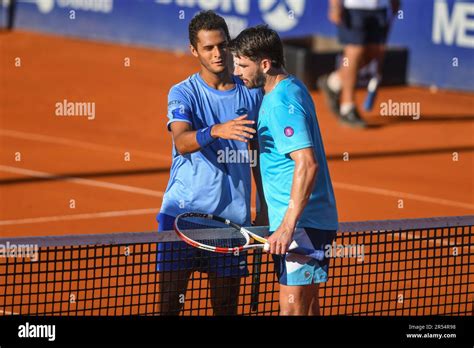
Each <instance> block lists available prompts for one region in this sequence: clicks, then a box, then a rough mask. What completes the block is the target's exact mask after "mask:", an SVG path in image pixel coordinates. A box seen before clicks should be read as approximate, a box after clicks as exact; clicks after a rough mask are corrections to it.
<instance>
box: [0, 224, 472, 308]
mask: <svg viewBox="0 0 474 348" xmlns="http://www.w3.org/2000/svg"><path fill="white" fill-rule="evenodd" d="M473 222H474V216H461V217H439V218H427V219H407V220H387V221H367V222H352V223H341V224H340V228H339V231H338V233H337V236H336V238H335V240H334V241H333V243H332V244H331V245H329V246H327V248H326V251H327V253H328V254H327V256H328V257H329V259H330V271H329V280H328V281H327V282H326V283H324V284H322V285H321V288H320V306H321V314H323V315H472V314H474V313H473V301H474V290H473V282H474V253H473V249H474V243H473V242H474V236H473V228H472V226H473ZM253 231H254V232H255V233H257V234H259V235H264V234H265V232H266V229H265V228H263V227H258V228H253ZM159 243H166V244H161V245H163V246H166V247H165V248H162V247H160V248H159V247H157V245H158V244H159ZM171 250H173V251H178V252H173V253H171V252H170V251H171ZM193 250H194V249H193ZM176 255H178V256H179V260H176V259H174V258H175V257H176ZM157 258H159V259H160V264H161V265H162V266H163V265H168V267H169V270H171V271H167V272H163V271H157ZM231 259H232V256H231V255H225V256H222V255H218V254H211V253H207V252H199V253H197V254H196V253H194V251H193V252H190V249H189V248H187V247H183V243H181V242H178V238H177V236H176V235H175V233H174V232H171V231H170V232H163V233H154V232H140V233H138V232H137V233H113V234H100V235H78V236H48V237H26V238H25V237H22V238H13V237H12V238H1V239H0V316H1V315H12V314H13V315H14V314H20V315H34V316H50V315H66V316H67V315H72V316H76V315H77V316H82V315H92V316H96V315H101V316H102V315H107V316H124V315H127V316H128V315H160V314H180V315H213V314H229V313H237V314H239V315H278V314H279V304H278V299H279V297H278V287H279V285H278V282H277V279H276V277H275V274H274V268H273V261H272V258H271V256H269V255H267V254H264V253H263V254H262V253H261V252H258V251H251V252H249V253H248V254H247V255H246V257H245V258H244V259H243V261H242V260H240V263H239V264H237V265H235V264H233V263H232V262H231V261H232V260H231ZM176 261H179V263H177V262H176ZM216 263H218V264H219V265H218V266H216ZM236 267H238V268H239V270H240V271H239V272H244V273H245V275H243V276H241V277H240V278H232V277H228V276H222V275H221V274H220V273H219V272H221V271H222V270H224V273H225V270H226V269H228V270H235V268H236ZM196 269H198V271H196ZM247 271H248V275H247V273H246V272H247ZM256 290H258V291H256Z"/></svg>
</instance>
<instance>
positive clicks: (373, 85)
mask: <svg viewBox="0 0 474 348" xmlns="http://www.w3.org/2000/svg"><path fill="white" fill-rule="evenodd" d="M378 84H379V79H378V78H377V77H372V78H371V79H370V81H369V85H368V86H367V91H368V93H367V97H366V98H365V102H364V110H365V111H370V110H372V108H373V107H374V101H375V97H376V96H377V88H378Z"/></svg>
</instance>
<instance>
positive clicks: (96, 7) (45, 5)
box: [30, 0, 114, 13]
mask: <svg viewBox="0 0 474 348" xmlns="http://www.w3.org/2000/svg"><path fill="white" fill-rule="evenodd" d="M30 2H33V3H36V5H37V6H38V10H39V12H41V13H49V12H51V11H52V10H53V9H54V4H55V1H54V0H33V1H30ZM56 3H57V5H58V6H59V7H62V8H71V9H74V10H82V11H91V12H103V13H110V12H112V10H113V7H114V0H57V1H56Z"/></svg>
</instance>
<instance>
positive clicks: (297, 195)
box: [282, 161, 318, 228]
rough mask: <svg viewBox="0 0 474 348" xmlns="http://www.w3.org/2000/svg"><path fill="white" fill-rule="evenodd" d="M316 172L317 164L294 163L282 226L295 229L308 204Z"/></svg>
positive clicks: (306, 162) (309, 162)
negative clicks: (288, 199)
mask: <svg viewBox="0 0 474 348" xmlns="http://www.w3.org/2000/svg"><path fill="white" fill-rule="evenodd" d="M317 172H318V164H317V163H316V162H314V161H304V162H296V163H295V171H294V174H293V183H292V186H291V194H290V202H289V205H288V209H287V210H286V213H285V216H284V218H283V222H282V224H285V225H286V226H289V227H291V228H295V227H296V223H297V222H298V220H299V219H300V217H301V214H303V211H304V208H305V207H306V205H307V204H308V200H309V197H310V196H311V193H312V192H313V188H314V184H315V181H316V175H317Z"/></svg>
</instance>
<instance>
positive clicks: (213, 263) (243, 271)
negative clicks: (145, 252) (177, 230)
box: [157, 213, 249, 277]
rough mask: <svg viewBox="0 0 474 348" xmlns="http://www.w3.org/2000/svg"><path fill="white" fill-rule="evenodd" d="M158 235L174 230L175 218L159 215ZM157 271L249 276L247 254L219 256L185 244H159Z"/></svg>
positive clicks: (219, 275)
mask: <svg viewBox="0 0 474 348" xmlns="http://www.w3.org/2000/svg"><path fill="white" fill-rule="evenodd" d="M157 220H158V233H159V232H162V231H169V230H173V223H174V220H175V217H173V216H170V215H166V214H162V213H160V214H158V217H157ZM157 249H158V255H157V270H158V271H159V272H160V271H161V272H167V271H168V272H169V271H178V270H189V271H199V272H204V273H214V274H216V275H217V276H218V277H246V276H248V275H249V271H248V268H247V258H246V255H245V253H243V254H240V255H239V256H234V255H233V254H218V253H213V252H209V251H205V250H201V249H198V248H194V247H191V246H189V245H188V244H186V243H184V242H165V243H158V246H157Z"/></svg>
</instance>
